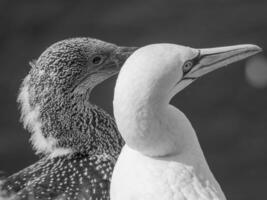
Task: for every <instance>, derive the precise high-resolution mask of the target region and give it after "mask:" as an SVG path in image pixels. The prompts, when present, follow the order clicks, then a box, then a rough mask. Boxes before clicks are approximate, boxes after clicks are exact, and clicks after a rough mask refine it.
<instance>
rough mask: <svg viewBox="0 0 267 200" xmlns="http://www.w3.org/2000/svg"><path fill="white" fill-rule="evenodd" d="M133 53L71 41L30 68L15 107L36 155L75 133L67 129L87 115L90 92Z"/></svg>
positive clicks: (54, 48)
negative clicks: (19, 113) (69, 132)
mask: <svg viewBox="0 0 267 200" xmlns="http://www.w3.org/2000/svg"><path fill="white" fill-rule="evenodd" d="M135 49H136V48H132V47H120V46H117V45H115V44H111V43H107V42H104V41H101V40H97V39H92V38H73V39H67V40H63V41H60V42H57V43H55V44H53V45H51V46H50V47H49V48H47V49H46V50H45V51H44V52H43V53H42V54H41V55H40V57H39V58H38V59H37V60H36V61H35V62H32V63H31V66H32V68H31V70H30V72H29V74H28V75H27V76H26V78H25V79H24V81H23V83H22V87H21V90H20V94H19V97H18V102H19V103H20V105H21V112H22V114H21V119H22V121H23V123H24V126H25V127H26V128H28V129H29V130H30V131H31V132H32V133H33V134H32V137H31V141H32V143H33V146H34V147H35V149H36V150H37V153H39V152H42V153H43V152H45V153H47V152H49V151H51V149H53V148H52V147H53V146H55V145H56V143H57V139H55V138H58V137H63V138H64V137H66V138H67V137H68V134H67V133H66V132H67V131H72V132H76V131H77V130H73V129H71V128H72V127H70V126H71V125H70V122H71V121H75V119H76V118H74V117H73V116H74V114H75V115H78V114H79V112H80V113H83V112H86V111H85V110H84V108H85V107H84V104H86V103H88V97H89V94H90V91H91V90H92V89H93V88H94V87H95V86H96V85H98V84H99V83H101V82H103V81H104V80H105V79H107V78H109V77H111V76H113V75H115V74H116V73H118V72H119V70H120V68H121V66H122V64H123V63H124V61H125V60H126V59H127V58H128V57H129V55H131V53H132V52H133V51H134V50H135ZM77 118H78V117H77ZM84 120H85V119H84ZM77 123H78V122H77ZM68 124H69V125H68ZM77 126H78V125H77ZM76 129H78V128H77V127H76ZM64 133H65V134H66V135H65V136H62V135H60V134H64ZM73 137H74V136H73Z"/></svg>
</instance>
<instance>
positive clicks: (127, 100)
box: [114, 44, 261, 149]
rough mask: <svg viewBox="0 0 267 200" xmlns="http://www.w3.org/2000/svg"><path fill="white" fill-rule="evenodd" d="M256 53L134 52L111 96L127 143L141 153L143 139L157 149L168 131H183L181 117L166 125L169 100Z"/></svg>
mask: <svg viewBox="0 0 267 200" xmlns="http://www.w3.org/2000/svg"><path fill="white" fill-rule="evenodd" d="M260 51H261V48H260V47H258V46H256V45H251V44H247V45H235V46H228V47H218V48H207V49H194V48H190V47H185V46H181V45H175V44H153V45H148V46H145V47H142V48H140V49H138V50H136V51H135V52H134V53H133V54H132V55H131V56H130V57H129V58H128V59H127V61H126V62H125V64H124V66H123V67H122V70H121V71H120V74H119V77H118V79H117V84H116V87H115V94H114V115H115V119H116V122H117V125H118V128H119V130H120V132H121V134H122V136H123V137H124V139H125V141H126V143H128V144H130V145H131V144H132V145H131V146H135V147H136V145H139V147H136V149H140V148H141V149H142V148H147V146H148V145H147V143H146V142H143V141H145V140H150V141H154V146H157V145H161V144H163V141H162V140H163V139H162V138H161V137H160V134H161V133H166V132H168V131H169V130H171V129H170V128H169V127H172V126H175V127H176V128H175V130H176V131H177V129H178V130H179V131H182V130H183V129H186V128H188V126H190V125H188V123H185V121H186V120H184V119H185V118H184V117H180V120H178V121H177V120H176V121H175V120H174V121H173V124H171V123H172V122H171V120H172V119H171V117H170V119H169V118H168V117H167V116H169V114H166V115H164V114H165V113H166V109H165V108H166V106H167V105H169V101H170V100H171V98H172V97H173V96H174V95H175V94H177V93H178V92H179V91H181V90H182V89H184V88H185V87H187V86H188V85H189V84H191V83H192V82H193V81H194V80H196V79H197V78H199V77H201V76H203V75H205V74H207V73H209V72H211V71H213V70H215V69H218V68H221V67H223V66H226V65H228V64H230V63H233V62H236V61H238V60H242V59H244V58H247V57H249V56H251V55H254V54H256V53H258V52H260ZM165 105H166V106H165ZM162 108H164V109H162ZM162 115H164V117H165V119H163V118H162ZM181 116H182V115H181ZM167 118H168V119H167ZM164 123H166V124H165V125H163V126H162V124H164ZM175 123H176V124H175ZM178 123H181V124H179V125H177V124H178ZM185 124H186V125H185ZM185 126H187V127H185ZM162 127H163V128H162ZM149 132H151V134H149ZM155 132H158V134H157V133H155ZM144 133H145V134H144ZM161 135H162V134H161ZM148 136H150V137H148ZM164 139H165V138H164ZM172 139H173V138H171V137H170V140H172ZM138 141H139V142H138ZM165 145H166V144H165Z"/></svg>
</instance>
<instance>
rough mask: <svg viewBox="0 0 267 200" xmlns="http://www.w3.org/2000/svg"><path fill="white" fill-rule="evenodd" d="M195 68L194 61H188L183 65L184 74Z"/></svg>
mask: <svg viewBox="0 0 267 200" xmlns="http://www.w3.org/2000/svg"><path fill="white" fill-rule="evenodd" d="M192 68H193V62H192V61H187V62H186V63H185V64H184V66H183V72H184V74H186V73H188V72H189V71H190V70H191V69H192Z"/></svg>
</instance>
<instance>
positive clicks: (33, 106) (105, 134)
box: [18, 76, 123, 157]
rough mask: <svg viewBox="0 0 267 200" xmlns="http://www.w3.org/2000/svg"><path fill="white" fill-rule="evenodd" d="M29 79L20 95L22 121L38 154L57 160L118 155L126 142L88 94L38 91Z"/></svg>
mask: <svg viewBox="0 0 267 200" xmlns="http://www.w3.org/2000/svg"><path fill="white" fill-rule="evenodd" d="M29 86H30V84H29V76H27V77H26V79H25V80H24V82H23V85H22V87H21V90H20V94H19V96H18V102H19V103H20V106H21V120H22V121H23V124H24V127H25V128H27V129H28V130H29V131H30V132H31V133H32V135H31V143H32V145H33V148H34V149H35V150H36V153H37V154H44V155H52V157H57V156H60V155H66V154H70V153H73V152H79V153H85V154H89V155H97V154H107V155H111V156H113V157H116V156H118V154H119V152H120V150H121V147H122V145H123V140H122V138H121V136H120V134H119V133H118V130H117V127H116V124H115V122H114V120H113V118H112V117H111V116H110V115H109V114H108V113H106V112H105V111H104V110H102V109H101V108H99V107H97V106H96V105H93V104H91V103H90V101H89V94H90V93H84V94H71V95H70V94H69V93H61V92H57V93H53V90H49V91H46V90H44V91H41V92H36V91H35V90H36V88H30V87H29Z"/></svg>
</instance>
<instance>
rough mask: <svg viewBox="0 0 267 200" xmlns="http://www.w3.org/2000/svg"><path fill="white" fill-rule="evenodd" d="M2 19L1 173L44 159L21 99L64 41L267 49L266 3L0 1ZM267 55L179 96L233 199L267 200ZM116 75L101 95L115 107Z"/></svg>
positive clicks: (98, 98)
mask: <svg viewBox="0 0 267 200" xmlns="http://www.w3.org/2000/svg"><path fill="white" fill-rule="evenodd" d="M0 25H1V26H0V27H1V29H0V62H1V64H0V92H1V97H0V170H2V171H5V172H6V173H7V174H11V173H14V172H16V171H18V170H20V169H22V168H24V167H26V166H28V165H30V164H31V163H33V162H34V161H36V160H37V159H38V157H37V156H35V155H34V152H33V151H32V149H31V145H30V143H29V141H28V140H29V136H30V135H29V133H28V132H26V131H25V130H24V129H23V127H22V124H21V123H20V122H19V111H18V109H17V107H18V106H17V104H16V98H17V94H18V89H19V85H20V83H21V81H22V79H23V78H24V77H25V75H26V74H27V72H28V71H29V69H30V67H29V65H28V62H29V61H30V60H32V59H34V58H37V57H38V56H39V55H40V54H41V53H42V51H44V50H45V49H46V48H47V47H48V46H49V45H51V44H52V43H54V42H56V41H58V40H62V39H65V38H69V37H78V36H89V37H95V38H99V39H102V40H106V41H109V42H113V43H116V44H119V45H129V46H143V45H146V44H150V43H159V42H169V43H177V44H182V45H188V46H192V47H199V48H201V47H214V46H224V45H233V44H240V43H255V44H258V45H260V46H261V47H263V48H265V49H267V1H265V0H179V1H178V0H173V1H172V0H164V1H163V0H153V1H152V0H147V1H142V0H134V1H132V0H128V1H125V0H116V1H115V0H112V1H104V0H97V1H92V0H91V1H80V0H76V1H67V0H47V1H37V0H31V1H29V0H24V1H15V0H0ZM264 56H266V53H264V52H263V53H262V54H261V56H258V57H254V60H252V61H247V62H246V61H241V62H238V63H235V64H232V65H231V66H229V67H227V68H223V69H221V70H218V71H216V72H213V73H211V74H208V75H207V76H205V77H203V78H201V79H199V80H198V81H196V82H195V83H193V84H192V85H191V86H190V87H188V88H186V89H185V90H184V91H182V92H181V93H180V94H179V95H177V96H176V97H175V98H174V100H173V101H172V103H173V104H174V105H176V106H177V107H178V108H180V109H181V110H182V111H183V112H184V113H185V114H186V115H187V116H188V118H189V119H190V120H191V122H192V124H193V126H194V128H195V129H196V131H197V133H198V136H199V140H200V143H201V145H202V147H203V149H204V152H205V154H206V157H207V160H208V163H209V164H210V167H211V169H212V171H213V172H214V174H215V176H216V177H217V179H218V181H219V182H220V183H221V186H222V188H223V190H224V191H225V193H226V196H227V197H228V198H229V199H234V200H251V199H266V197H265V196H266V189H267V156H266V154H267V131H266V129H267V124H266V120H267V87H266V85H267V72H266V69H267V64H266V63H267V62H266V58H265V57H264ZM257 59H258V60H259V61H258V60H257ZM250 79H251V80H250ZM115 80H116V77H114V78H113V79H110V80H108V81H106V82H104V83H103V84H102V85H100V86H98V87H97V88H96V90H95V91H94V92H93V96H92V101H93V102H94V103H96V104H98V105H100V106H102V107H103V108H105V109H106V110H107V111H108V112H109V113H112V98H113V88H114V84H115ZM247 80H250V81H247ZM257 81H260V83H257Z"/></svg>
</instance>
